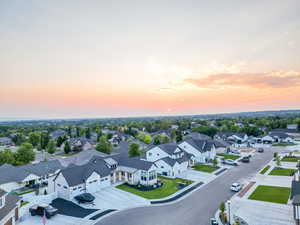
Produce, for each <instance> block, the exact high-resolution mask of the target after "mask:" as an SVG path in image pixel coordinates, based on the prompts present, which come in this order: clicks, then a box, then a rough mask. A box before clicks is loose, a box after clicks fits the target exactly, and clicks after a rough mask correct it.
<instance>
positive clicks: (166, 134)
mask: <svg viewBox="0 0 300 225" xmlns="http://www.w3.org/2000/svg"><path fill="white" fill-rule="evenodd" d="M150 135H151V136H152V137H154V136H158V135H162V136H167V137H168V138H169V139H171V131H170V130H160V131H156V132H153V133H151V134H150Z"/></svg>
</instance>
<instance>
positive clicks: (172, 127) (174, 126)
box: [171, 124, 179, 130]
mask: <svg viewBox="0 0 300 225" xmlns="http://www.w3.org/2000/svg"><path fill="white" fill-rule="evenodd" d="M178 128H179V126H178V125H176V124H172V125H171V129H174V130H177V129H178Z"/></svg>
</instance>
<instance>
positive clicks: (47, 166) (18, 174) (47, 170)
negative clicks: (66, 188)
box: [0, 160, 63, 194]
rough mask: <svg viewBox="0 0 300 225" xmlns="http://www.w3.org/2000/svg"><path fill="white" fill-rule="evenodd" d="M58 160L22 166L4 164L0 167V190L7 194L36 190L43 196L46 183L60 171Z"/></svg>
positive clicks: (60, 166)
mask: <svg viewBox="0 0 300 225" xmlns="http://www.w3.org/2000/svg"><path fill="white" fill-rule="evenodd" d="M62 168H63V167H62V165H61V164H60V163H59V161H58V160H51V161H47V162H39V163H35V164H28V165H24V166H12V165H10V164H4V165H2V166H1V167H0V188H1V189H3V190H5V191H7V192H17V193H21V192H25V191H28V190H36V191H38V193H40V194H43V193H44V191H45V190H47V188H48V181H49V179H51V178H52V177H55V176H56V174H57V173H58V172H59V171H60V169H62Z"/></svg>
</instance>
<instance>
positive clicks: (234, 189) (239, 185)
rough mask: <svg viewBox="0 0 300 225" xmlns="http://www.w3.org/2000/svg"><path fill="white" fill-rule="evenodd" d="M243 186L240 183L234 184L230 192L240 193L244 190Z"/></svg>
mask: <svg viewBox="0 0 300 225" xmlns="http://www.w3.org/2000/svg"><path fill="white" fill-rule="evenodd" d="M242 187H243V186H242V185H241V184H239V183H233V184H232V185H231V187H230V190H232V191H235V192H239V191H240V190H241V189H242Z"/></svg>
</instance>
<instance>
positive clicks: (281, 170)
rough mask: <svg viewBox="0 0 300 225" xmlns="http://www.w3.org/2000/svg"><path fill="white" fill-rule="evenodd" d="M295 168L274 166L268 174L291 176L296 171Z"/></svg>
mask: <svg viewBox="0 0 300 225" xmlns="http://www.w3.org/2000/svg"><path fill="white" fill-rule="evenodd" d="M296 171H297V170H296V169H287V168H280V167H275V168H274V169H272V170H271V172H270V173H269V174H268V175H276V176H293V174H294V173H295V172H296Z"/></svg>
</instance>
